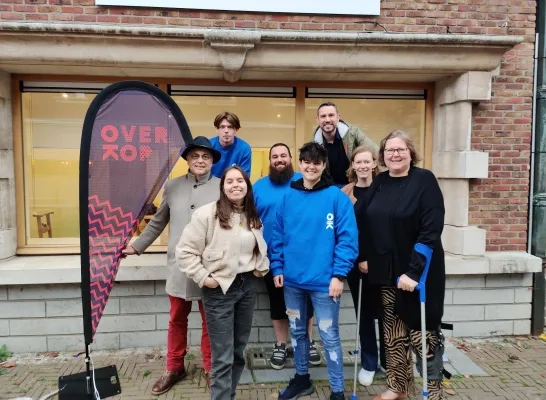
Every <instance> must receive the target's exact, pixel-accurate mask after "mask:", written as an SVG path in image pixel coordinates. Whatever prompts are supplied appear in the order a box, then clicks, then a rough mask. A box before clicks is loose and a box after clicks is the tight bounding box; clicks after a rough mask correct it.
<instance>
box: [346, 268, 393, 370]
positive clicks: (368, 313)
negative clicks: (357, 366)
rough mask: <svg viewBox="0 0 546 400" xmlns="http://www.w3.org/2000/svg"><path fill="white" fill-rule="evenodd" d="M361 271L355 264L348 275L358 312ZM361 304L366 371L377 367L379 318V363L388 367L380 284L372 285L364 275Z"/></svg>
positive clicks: (361, 328) (363, 355)
mask: <svg viewBox="0 0 546 400" xmlns="http://www.w3.org/2000/svg"><path fill="white" fill-rule="evenodd" d="M360 275H361V273H360V271H359V269H358V267H357V266H356V265H355V266H354V267H353V269H351V271H349V274H348V275H347V283H348V284H349V289H351V295H352V297H353V303H354V307H355V312H358V310H357V305H358V288H359V282H360ZM361 296H362V297H361V305H360V326H359V336H360V362H361V365H362V368H364V369H365V370H366V371H375V370H376V369H377V361H378V360H377V339H376V335H375V319H376V318H377V319H378V320H379V363H380V364H381V366H382V367H383V369H386V366H387V361H386V358H385V340H384V337H383V322H382V318H381V313H382V307H381V292H380V287H379V286H373V285H370V283H369V281H368V276H367V275H366V274H363V275H362V293H361Z"/></svg>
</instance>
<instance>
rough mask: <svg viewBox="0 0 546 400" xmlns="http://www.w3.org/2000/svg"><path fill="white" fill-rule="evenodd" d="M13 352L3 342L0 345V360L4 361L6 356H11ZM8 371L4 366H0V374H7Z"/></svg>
mask: <svg viewBox="0 0 546 400" xmlns="http://www.w3.org/2000/svg"><path fill="white" fill-rule="evenodd" d="M12 354H13V353H11V352H9V351H8V349H7V347H6V345H5V344H3V345H2V346H0V362H3V361H6V360H7V359H8V358H10V357H11V356H12ZM7 373H8V371H6V370H5V369H4V368H0V376H1V375H5V374H7Z"/></svg>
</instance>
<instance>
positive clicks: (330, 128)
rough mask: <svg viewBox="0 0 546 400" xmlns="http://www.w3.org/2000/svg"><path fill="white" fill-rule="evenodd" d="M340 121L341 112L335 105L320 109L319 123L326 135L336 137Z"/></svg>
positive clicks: (318, 112)
mask: <svg viewBox="0 0 546 400" xmlns="http://www.w3.org/2000/svg"><path fill="white" fill-rule="evenodd" d="M338 122H339V113H338V112H337V110H336V108H335V107H334V106H323V107H321V108H319V109H318V111H317V123H318V125H319V126H320V129H322V133H323V134H324V135H325V137H327V138H329V137H334V135H335V132H336V129H337V124H338Z"/></svg>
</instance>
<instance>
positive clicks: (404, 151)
mask: <svg viewBox="0 0 546 400" xmlns="http://www.w3.org/2000/svg"><path fill="white" fill-rule="evenodd" d="M384 160H385V165H386V166H387V168H388V169H389V172H390V173H391V175H399V176H402V175H405V174H407V172H408V171H409V169H410V164H411V154H410V151H409V149H408V146H407V144H406V142H405V141H404V139H402V138H399V137H394V138H391V139H389V140H387V142H386V143H385V151H384Z"/></svg>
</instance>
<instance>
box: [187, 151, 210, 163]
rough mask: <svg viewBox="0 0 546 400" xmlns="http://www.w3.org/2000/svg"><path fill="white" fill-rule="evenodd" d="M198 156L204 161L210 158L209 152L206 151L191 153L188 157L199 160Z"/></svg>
mask: <svg viewBox="0 0 546 400" xmlns="http://www.w3.org/2000/svg"><path fill="white" fill-rule="evenodd" d="M200 158H202V159H203V160H205V161H208V160H210V159H212V156H211V155H210V154H206V153H205V154H192V155H190V159H192V160H195V161H197V160H199V159H200Z"/></svg>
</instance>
